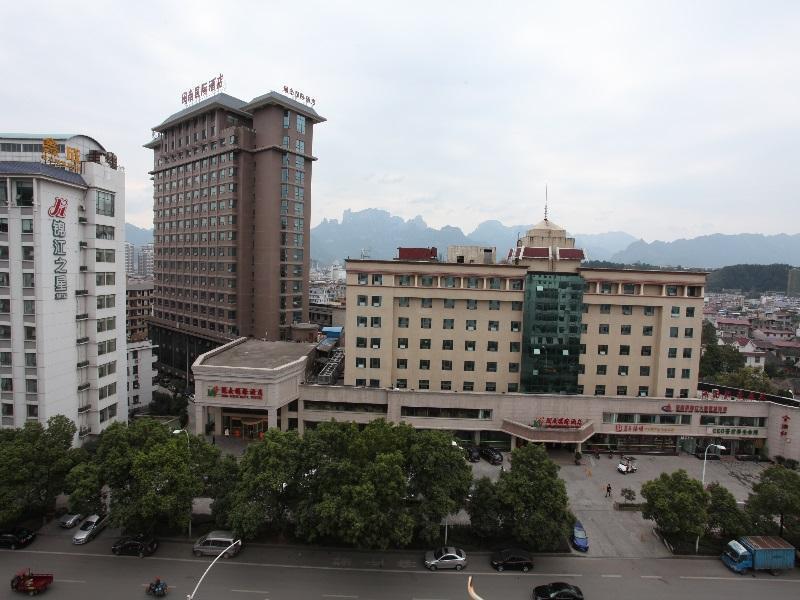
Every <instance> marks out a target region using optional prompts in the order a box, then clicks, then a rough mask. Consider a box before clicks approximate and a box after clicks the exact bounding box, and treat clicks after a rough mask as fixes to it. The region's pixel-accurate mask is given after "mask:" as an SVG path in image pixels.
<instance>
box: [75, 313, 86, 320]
mask: <svg viewBox="0 0 800 600" xmlns="http://www.w3.org/2000/svg"><path fill="white" fill-rule="evenodd" d="M88 318H89V313H81V314H79V315H75V320H76V321H85V320H86V319H88Z"/></svg>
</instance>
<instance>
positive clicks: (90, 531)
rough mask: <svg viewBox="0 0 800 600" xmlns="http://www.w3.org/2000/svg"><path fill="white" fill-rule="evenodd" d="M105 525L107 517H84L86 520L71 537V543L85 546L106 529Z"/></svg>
mask: <svg viewBox="0 0 800 600" xmlns="http://www.w3.org/2000/svg"><path fill="white" fill-rule="evenodd" d="M106 525H108V516H107V515H103V516H100V515H91V516H90V517H86V520H85V521H84V522H83V523H81V526H80V528H79V529H78V531H76V532H75V535H74V536H72V543H73V544H85V543H86V542H89V541H91V540H92V539H94V538H95V537H97V535H98V534H99V533H100V532H101V531H103V529H105V528H106Z"/></svg>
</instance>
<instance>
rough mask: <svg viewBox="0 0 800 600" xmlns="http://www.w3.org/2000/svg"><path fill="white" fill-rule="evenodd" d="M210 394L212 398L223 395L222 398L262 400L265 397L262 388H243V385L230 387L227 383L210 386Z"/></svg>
mask: <svg viewBox="0 0 800 600" xmlns="http://www.w3.org/2000/svg"><path fill="white" fill-rule="evenodd" d="M208 396H209V397H210V398H216V397H217V396H221V397H222V398H242V399H253V400H262V399H263V398H264V390H262V389H260V388H243V387H230V386H226V385H222V386H219V385H215V386H213V387H209V388H208Z"/></svg>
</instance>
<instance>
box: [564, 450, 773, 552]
mask: <svg viewBox="0 0 800 600" xmlns="http://www.w3.org/2000/svg"><path fill="white" fill-rule="evenodd" d="M550 456H551V458H553V460H555V461H556V463H558V464H559V466H560V467H561V470H560V471H559V475H560V477H561V478H562V479H563V480H564V481H565V482H566V485H567V494H568V496H569V500H570V507H571V508H572V512H573V513H575V516H576V517H578V519H580V521H581V522H582V523H583V526H584V527H585V528H586V531H587V534H588V536H589V548H590V549H589V552H588V554H589V556H598V557H600V556H602V557H620V558H628V557H652V558H656V557H663V556H670V553H669V551H668V550H667V549H666V548H665V547H664V546H663V544H662V543H661V542H660V541H659V540H658V539H657V538H656V537H655V535H654V534H653V527H654V525H655V524H654V523H653V521H649V520H645V519H643V518H642V515H641V513H640V512H633V511H630V512H629V511H619V510H614V507H613V504H614V502H615V501H617V502H619V501H622V500H623V498H622V496H621V494H620V491H621V490H622V489H623V488H630V489H632V490H633V491H634V492H636V501H637V502H640V501H641V500H642V499H641V486H642V484H643V483H644V482H646V481H649V480H650V479H654V478H656V477H658V476H659V475H660V474H661V473H671V472H673V471H676V470H678V469H685V470H686V471H687V472H688V473H689V475H690V476H691V477H695V478H697V479H700V478H701V475H702V469H703V461H702V460H699V459H697V458H695V457H694V456H692V455H686V454H684V455H681V456H638V457H637V460H636V463H637V464H638V466H639V470H638V472H636V473H633V474H630V475H623V474H622V473H619V472H618V471H617V464H618V456H615V458H614V459H613V460H612V459H609V458H608V455H606V454H601V455H600V458H599V459H595V458H594V457H593V456H587V455H584V458H583V461H582V462H583V464H582V465H580V466H577V465H575V464H574V462H573V461H572V454H571V453H569V454H568V453H566V452H559V451H553V452H551V454H550ZM763 469H764V466H763V465H759V464H755V463H750V462H739V461H736V460H731V459H728V458H726V459H725V460H722V461H719V460H713V461H711V460H710V461H708V462H707V463H706V479H705V481H706V484H709V483H711V482H713V481H718V482H719V483H721V484H722V485H724V486H725V487H726V488H728V489H729V490H730V491H731V493H732V494H733V495H734V497H735V498H736V500H737V501H739V502H744V501H745V500H746V499H747V495H748V493H749V491H750V489H751V487H752V485H753V483H755V482H756V481H757V480H758V476H759V474H760V472H761V471H762V470H763ZM609 483H610V484H611V489H612V497H611V498H606V497H605V494H606V485H608V484H609Z"/></svg>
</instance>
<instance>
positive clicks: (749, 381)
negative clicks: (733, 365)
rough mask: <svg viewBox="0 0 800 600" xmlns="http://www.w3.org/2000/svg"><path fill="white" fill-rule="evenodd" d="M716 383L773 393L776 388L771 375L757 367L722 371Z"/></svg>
mask: <svg viewBox="0 0 800 600" xmlns="http://www.w3.org/2000/svg"><path fill="white" fill-rule="evenodd" d="M715 379H716V383H718V384H719V385H723V386H726V387H734V388H739V389H742V390H751V391H753V392H764V393H765V394H772V393H774V392H775V388H774V386H773V385H772V382H770V380H769V377H767V375H766V373H764V372H763V371H762V370H761V369H756V368H755V367H742V368H740V369H738V370H736V371H733V372H731V373H722V374H720V375H718V376H717V377H716V378H715Z"/></svg>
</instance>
